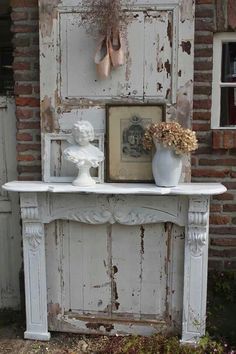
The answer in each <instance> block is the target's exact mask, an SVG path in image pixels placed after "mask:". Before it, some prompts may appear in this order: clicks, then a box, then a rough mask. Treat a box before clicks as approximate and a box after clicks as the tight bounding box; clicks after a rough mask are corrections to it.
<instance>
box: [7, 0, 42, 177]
mask: <svg viewBox="0 0 236 354" xmlns="http://www.w3.org/2000/svg"><path fill="white" fill-rule="evenodd" d="M11 7H12V14H11V18H12V28H11V30H12V32H13V33H14V39H13V45H14V62H13V70H14V81H15V89H14V91H15V97H16V119H17V151H18V174H19V179H20V180H38V179H41V161H40V159H41V157H40V149H41V145H40V115H39V105H40V101H39V36H38V1H37V0H11Z"/></svg>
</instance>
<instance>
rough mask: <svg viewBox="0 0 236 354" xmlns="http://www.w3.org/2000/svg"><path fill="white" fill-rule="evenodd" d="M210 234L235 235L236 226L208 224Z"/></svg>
mask: <svg viewBox="0 0 236 354" xmlns="http://www.w3.org/2000/svg"><path fill="white" fill-rule="evenodd" d="M209 231H210V234H212V235H236V226H221V227H212V226H210V230H209Z"/></svg>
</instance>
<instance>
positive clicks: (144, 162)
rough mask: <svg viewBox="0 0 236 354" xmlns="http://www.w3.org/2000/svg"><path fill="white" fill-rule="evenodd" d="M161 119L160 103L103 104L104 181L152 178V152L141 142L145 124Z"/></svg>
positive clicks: (163, 108)
mask: <svg viewBox="0 0 236 354" xmlns="http://www.w3.org/2000/svg"><path fill="white" fill-rule="evenodd" d="M164 119H165V105H164V104H153V103H152V104H122V105H121V104H119V105H118V104H116V105H114V104H108V105H106V133H107V138H106V181H107V182H147V183H148V182H152V181H153V176H152V168H151V164H152V155H153V151H152V152H147V151H146V150H145V149H144V148H143V146H142V143H141V141H142V137H143V134H144V130H145V128H146V127H147V126H148V125H150V124H151V123H159V122H161V121H164Z"/></svg>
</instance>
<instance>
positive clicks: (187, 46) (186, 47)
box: [181, 41, 192, 55]
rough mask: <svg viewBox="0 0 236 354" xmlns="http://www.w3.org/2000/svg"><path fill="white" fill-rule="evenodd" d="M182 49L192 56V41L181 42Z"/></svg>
mask: <svg viewBox="0 0 236 354" xmlns="http://www.w3.org/2000/svg"><path fill="white" fill-rule="evenodd" d="M181 47H182V50H183V52H185V53H187V54H188V55H190V54H191V47H192V45H191V42H190V41H182V42H181Z"/></svg>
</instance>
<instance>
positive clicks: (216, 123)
mask: <svg viewBox="0 0 236 354" xmlns="http://www.w3.org/2000/svg"><path fill="white" fill-rule="evenodd" d="M228 42H235V43H236V33H235V32H221V33H215V34H214V38H213V58H212V60H213V73H212V74H213V77H212V106H211V129H223V130H227V129H233V130H234V129H236V125H230V126H224V127H222V126H220V114H221V88H222V87H235V88H236V82H222V81H221V72H222V67H221V66H222V46H223V44H224V43H228Z"/></svg>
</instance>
